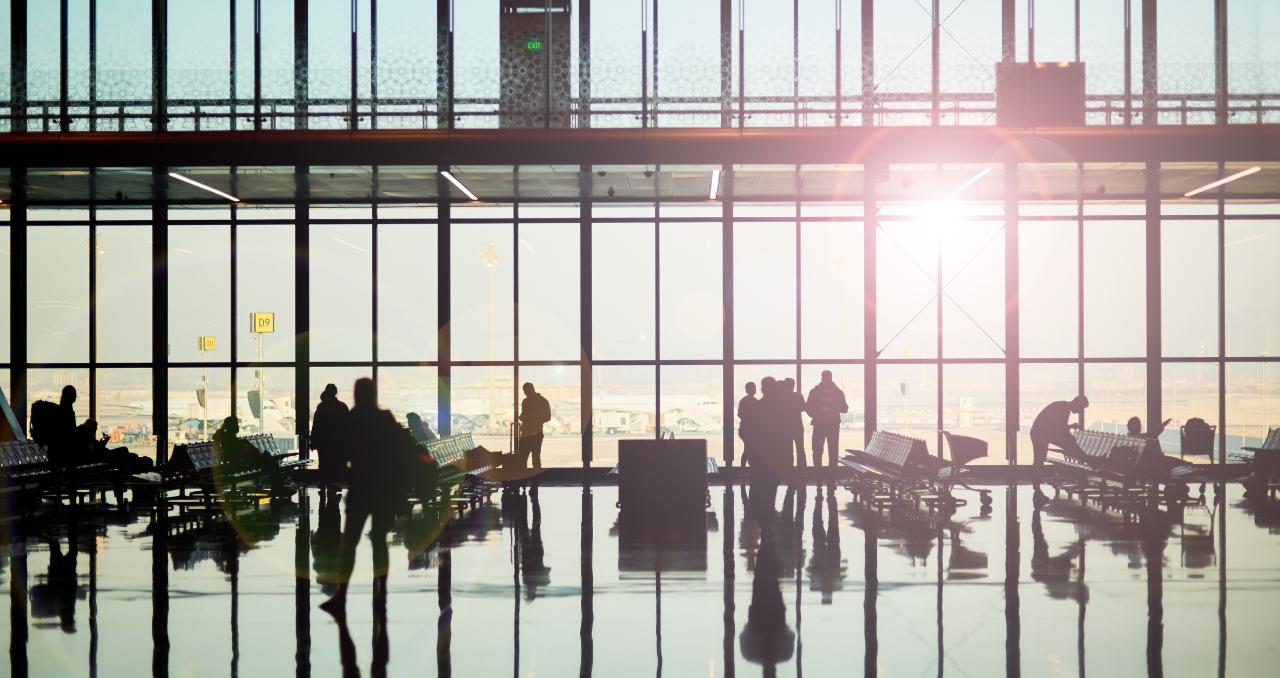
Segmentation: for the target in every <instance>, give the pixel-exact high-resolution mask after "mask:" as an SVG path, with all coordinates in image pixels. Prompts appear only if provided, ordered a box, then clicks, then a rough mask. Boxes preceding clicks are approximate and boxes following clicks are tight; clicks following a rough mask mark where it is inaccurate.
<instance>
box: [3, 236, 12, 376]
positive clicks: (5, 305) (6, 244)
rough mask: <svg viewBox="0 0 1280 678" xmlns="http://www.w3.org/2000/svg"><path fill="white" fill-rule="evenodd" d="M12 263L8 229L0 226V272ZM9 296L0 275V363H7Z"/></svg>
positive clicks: (5, 281)
mask: <svg viewBox="0 0 1280 678" xmlns="http://www.w3.org/2000/svg"><path fill="white" fill-rule="evenodd" d="M6 216H7V215H6ZM12 261H13V257H12V255H11V254H10V253H9V227H8V226H0V270H4V271H8V270H10V269H9V267H10V266H12V265H13V264H12ZM10 294H12V290H10V289H9V276H7V275H0V363H7V362H9V332H10V331H11V330H10V325H9V323H10V322H11V315H12V314H13V307H12V306H10V298H9V295H10Z"/></svg>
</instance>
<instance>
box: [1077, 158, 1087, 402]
mask: <svg viewBox="0 0 1280 678" xmlns="http://www.w3.org/2000/svg"><path fill="white" fill-rule="evenodd" d="M1084 239H1085V230H1084V165H1083V164H1077V165H1076V395H1084ZM1086 414H1087V412H1081V413H1080V416H1079V417H1077V419H1079V424H1080V425H1081V426H1084V425H1085V415H1086Z"/></svg>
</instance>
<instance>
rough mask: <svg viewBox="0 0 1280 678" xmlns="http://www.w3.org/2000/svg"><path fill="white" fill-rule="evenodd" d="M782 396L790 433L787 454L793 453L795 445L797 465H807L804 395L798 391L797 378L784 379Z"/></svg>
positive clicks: (786, 423)
mask: <svg viewBox="0 0 1280 678" xmlns="http://www.w3.org/2000/svg"><path fill="white" fill-rule="evenodd" d="M781 383H782V391H783V394H782V397H781V398H780V402H781V405H782V411H783V412H784V414H785V418H784V419H783V422H784V423H783V425H784V426H785V427H786V431H787V433H788V434H790V435H789V441H788V443H787V456H790V455H791V451H790V450H791V448H792V447H793V446H794V447H795V452H796V467H797V468H800V467H803V466H806V465H807V464H806V462H805V460H804V416H803V415H804V396H802V395H800V394H799V393H798V392H797V391H796V380H795V379H792V378H791V377H787V378H786V379H783V380H782V382H781Z"/></svg>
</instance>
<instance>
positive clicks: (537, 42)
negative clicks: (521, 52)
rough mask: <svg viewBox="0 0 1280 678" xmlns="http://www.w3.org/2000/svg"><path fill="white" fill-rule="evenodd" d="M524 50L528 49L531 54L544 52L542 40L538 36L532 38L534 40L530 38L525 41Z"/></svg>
mask: <svg viewBox="0 0 1280 678" xmlns="http://www.w3.org/2000/svg"><path fill="white" fill-rule="evenodd" d="M524 48H525V49H527V50H529V51H530V52H541V51H542V38H539V37H537V36H534V37H532V38H529V39H528V40H525V41H524Z"/></svg>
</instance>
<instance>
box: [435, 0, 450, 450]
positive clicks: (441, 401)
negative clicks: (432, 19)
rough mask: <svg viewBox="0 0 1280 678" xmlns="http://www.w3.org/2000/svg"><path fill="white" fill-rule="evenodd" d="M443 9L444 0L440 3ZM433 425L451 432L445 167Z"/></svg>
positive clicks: (440, 188)
mask: <svg viewBox="0 0 1280 678" xmlns="http://www.w3.org/2000/svg"><path fill="white" fill-rule="evenodd" d="M441 3H442V4H444V5H447V4H448V0H441ZM436 169H437V170H438V171H437V173H436V195H437V196H439V197H438V198H437V200H438V201H439V203H438V204H439V206H438V208H437V210H436V309H437V311H436V347H437V348H436V352H437V353H436V360H437V368H436V386H437V388H436V422H437V427H438V428H439V429H440V430H439V433H440V435H441V436H447V435H449V434H450V433H451V429H452V414H451V413H452V411H453V410H452V407H451V405H450V390H451V386H452V383H453V364H452V361H453V345H452V344H451V343H450V341H451V339H450V328H449V323H450V321H451V320H452V319H453V307H452V305H451V300H452V296H451V295H450V294H449V291H450V285H451V284H452V281H451V277H452V275H453V265H452V261H453V257H452V253H451V248H452V242H453V238H452V235H453V234H452V222H453V219H452V210H451V209H450V208H451V203H450V201H449V183H448V180H447V179H445V178H444V177H443V176H441V175H440V174H439V172H446V171H448V170H449V166H448V165H441V166H439V167H437V168H436Z"/></svg>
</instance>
